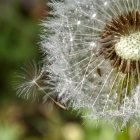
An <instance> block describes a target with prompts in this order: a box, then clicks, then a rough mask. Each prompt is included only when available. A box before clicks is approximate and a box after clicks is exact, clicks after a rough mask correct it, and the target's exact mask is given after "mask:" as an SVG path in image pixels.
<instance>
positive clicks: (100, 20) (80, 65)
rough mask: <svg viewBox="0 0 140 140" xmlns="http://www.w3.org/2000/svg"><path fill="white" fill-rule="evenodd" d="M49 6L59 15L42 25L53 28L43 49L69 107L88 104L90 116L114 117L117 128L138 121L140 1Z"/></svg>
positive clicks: (87, 0) (90, 0) (79, 0)
mask: <svg viewBox="0 0 140 140" xmlns="http://www.w3.org/2000/svg"><path fill="white" fill-rule="evenodd" d="M49 5H50V6H51V7H53V11H52V13H53V15H54V16H56V18H55V17H54V18H53V19H52V17H51V18H50V19H48V21H46V20H45V21H44V22H43V24H42V25H43V27H44V29H47V30H50V31H51V32H52V34H51V35H50V36H49V37H48V36H47V37H46V36H45V35H43V36H42V40H43V41H42V48H43V51H44V52H45V54H47V60H48V61H49V65H46V67H45V71H47V72H49V73H50V76H49V77H50V79H51V80H52V81H55V86H54V87H53V88H52V89H53V91H54V93H56V94H57V96H58V97H59V99H60V100H61V102H62V103H64V104H67V107H72V108H73V109H76V110H81V111H82V110H83V108H84V109H87V110H88V112H89V114H86V117H89V118H93V119H94V118H97V119H98V120H99V119H100V118H104V119H105V120H106V121H109V122H110V120H112V121H113V124H114V126H117V125H118V126H117V127H119V124H120V123H119V122H122V123H121V124H122V125H121V126H120V127H124V126H125V125H126V123H127V122H128V121H130V122H132V125H133V124H136V122H137V121H138V119H139V118H140V111H139V110H140V105H139V104H138V103H139V102H140V97H139V95H140V90H139V89H140V88H139V87H140V84H139V83H140V2H139V0H107V1H104V0H65V1H64V2H56V1H54V0H53V1H52V2H50V3H49ZM45 81H47V80H45ZM34 83H35V81H32V82H31V83H30V85H31V86H32V85H33V84H34ZM25 87H26V86H25ZM27 89H28V88H27ZM27 89H26V88H25V91H26V90H27ZM27 91H28V90H27ZM21 93H22V92H21Z"/></svg>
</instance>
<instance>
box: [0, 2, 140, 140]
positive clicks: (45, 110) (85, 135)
mask: <svg viewBox="0 0 140 140" xmlns="http://www.w3.org/2000/svg"><path fill="white" fill-rule="evenodd" d="M44 15H47V6H46V1H45V0H0V140H139V139H140V138H139V137H138V133H139V132H136V131H135V130H134V128H128V129H124V130H123V132H115V131H114V130H113V129H112V128H111V127H110V126H106V125H104V124H103V123H98V124H97V122H91V121H90V120H83V119H81V118H80V117H79V116H78V115H77V114H76V113H75V112H73V111H64V110H62V109H60V108H59V107H57V106H55V105H54V104H53V103H51V102H47V103H45V104H42V103H39V102H35V103H30V102H29V101H23V100H22V99H19V98H18V97H17V96H16V93H15V91H14V89H13V85H12V81H13V76H14V74H15V72H16V71H17V70H19V69H20V66H22V64H23V63H25V62H26V61H28V60H31V59H38V58H39V57H40V55H39V49H38V48H39V41H40V39H39V33H40V31H41V29H40V28H39V23H40V21H41V19H42V17H43V16H44Z"/></svg>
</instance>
